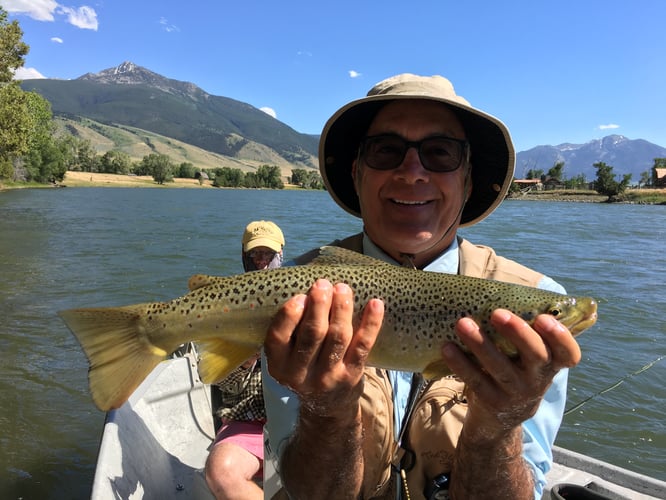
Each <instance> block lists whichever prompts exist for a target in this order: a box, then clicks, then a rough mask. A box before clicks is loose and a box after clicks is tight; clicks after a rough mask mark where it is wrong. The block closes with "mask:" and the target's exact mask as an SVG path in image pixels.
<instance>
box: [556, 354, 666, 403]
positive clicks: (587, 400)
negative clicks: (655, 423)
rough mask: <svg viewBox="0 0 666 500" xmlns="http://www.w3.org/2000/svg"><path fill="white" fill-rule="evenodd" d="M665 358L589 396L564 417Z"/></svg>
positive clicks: (661, 357)
mask: <svg viewBox="0 0 666 500" xmlns="http://www.w3.org/2000/svg"><path fill="white" fill-rule="evenodd" d="M665 357H666V356H659V357H658V358H657V359H655V360H654V361H651V362H650V363H648V364H647V365H645V366H643V367H641V368H639V369H638V370H636V371H635V372H631V373H629V374H627V375H625V376H624V377H622V378H621V379H620V380H618V381H617V382H615V383H614V384H612V385H609V386H608V387H606V388H605V389H602V390H600V391H598V392H595V393H594V394H592V395H591V396H589V397H587V398H585V399H583V400H582V401H581V402H580V403H578V404H576V405H574V406H572V407H571V408H569V409H567V410H565V411H564V415H563V416H567V415H568V414H569V413H571V412H573V411H576V410H577V409H578V408H580V407H581V406H584V405H585V404H586V403H588V402H589V401H590V400H591V399H594V398H596V397H597V396H601V395H602V394H605V393H607V392H609V391H612V390H613V389H615V388H616V387H617V386H619V385H621V384H622V383H623V382H624V381H625V380H627V379H629V378H631V377H633V376H634V375H638V374H639V373H643V372H644V371H646V370H649V369H650V368H652V367H653V366H654V365H656V364H657V363H659V361H661V360H662V359H664V358H665Z"/></svg>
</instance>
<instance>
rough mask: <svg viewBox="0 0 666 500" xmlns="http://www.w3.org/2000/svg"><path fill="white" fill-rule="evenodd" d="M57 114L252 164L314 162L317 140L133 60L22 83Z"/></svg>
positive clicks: (305, 164) (244, 105)
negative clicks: (65, 76)
mask: <svg viewBox="0 0 666 500" xmlns="http://www.w3.org/2000/svg"><path fill="white" fill-rule="evenodd" d="M22 87H23V88H24V89H25V90H32V91H36V92H38V93H39V94H41V95H42V96H44V97H45V98H46V99H47V100H48V101H49V102H50V103H51V106H52V109H53V113H54V115H56V116H60V117H66V118H71V119H74V120H75V121H80V120H81V119H82V118H83V119H88V120H93V121H94V122H98V123H100V124H104V125H106V126H116V127H117V126H120V127H131V128H132V129H140V130H145V131H149V132H152V133H154V134H158V135H161V136H164V137H168V138H172V139H175V140H177V141H181V142H183V143H186V144H191V145H194V146H197V147H198V148H201V149H203V150H206V151H210V152H212V153H217V154H219V155H223V156H226V157H230V158H234V159H237V160H247V161H249V162H251V163H253V164H256V163H262V162H263V163H266V162H270V163H271V164H275V161H271V160H277V161H278V163H282V165H280V166H282V167H283V170H284V168H285V167H289V166H291V167H297V168H303V167H312V168H315V166H316V156H317V147H318V137H317V136H314V135H308V134H301V133H299V132H296V131H295V130H294V129H292V128H291V127H289V126H287V125H286V124H284V123H282V122H280V121H279V120H276V119H275V118H273V117H271V116H269V115H267V114H266V113H264V112H263V111H260V110H259V109H257V108H255V107H253V106H251V105H249V104H247V103H244V102H241V101H237V100H234V99H230V98H228V97H221V96H214V95H211V94H208V93H207V92H205V91H204V90H202V89H201V88H199V87H197V86H196V85H194V84H193V83H189V82H182V81H178V80H172V79H169V78H166V77H164V76H162V75H159V74H157V73H154V72H152V71H150V70H148V69H146V68H143V67H141V66H138V65H136V64H134V63H131V62H124V63H122V64H121V65H119V66H117V67H115V68H109V69H106V70H103V71H100V72H99V73H86V74H85V75H83V76H80V77H79V78H76V79H74V80H50V79H40V80H25V81H23V83H22Z"/></svg>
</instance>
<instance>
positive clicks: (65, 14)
mask: <svg viewBox="0 0 666 500" xmlns="http://www.w3.org/2000/svg"><path fill="white" fill-rule="evenodd" d="M62 2H63V3H58V1H56V0H0V5H2V6H3V8H4V9H5V10H6V11H8V12H9V13H10V14H9V17H10V19H12V20H13V19H17V20H18V21H19V23H20V24H21V27H22V29H23V32H24V41H25V42H26V43H28V44H29V45H30V47H31V50H30V53H29V55H28V56H27V58H26V64H25V69H24V72H22V73H21V74H20V75H19V76H21V77H23V78H27V77H36V76H43V77H47V78H61V79H72V78H77V77H79V76H81V75H83V74H84V73H87V72H98V71H101V70H103V69H106V68H110V67H114V66H117V65H119V64H120V63H122V62H123V61H132V62H134V63H136V64H138V65H140V66H144V67H146V68H148V69H150V70H152V71H155V72H157V73H160V74H162V75H164V76H166V77H169V78H174V79H177V80H185V81H190V82H193V83H195V84H196V85H198V86H199V87H201V88H202V89H203V90H205V91H206V92H208V93H210V94H214V95H221V96H225V97H231V98H233V99H237V100H239V101H243V102H247V103H249V104H251V105H253V106H255V107H257V108H269V110H273V112H274V113H275V116H276V117H277V118H278V119H279V120H280V121H282V122H284V123H286V124H287V125H289V126H291V127H292V128H294V129H295V130H297V131H299V132H304V133H311V134H319V133H320V132H321V129H322V127H323V125H324V123H325V122H326V120H327V119H328V118H329V116H330V115H331V114H333V112H335V110H337V109H338V108H339V107H340V106H342V105H344V104H345V103H346V102H348V101H350V100H353V99H355V98H358V97H361V96H362V95H364V94H365V93H366V92H367V90H368V89H369V88H370V87H372V86H373V85H374V84H375V83H376V82H378V81H380V80H382V79H384V78H386V77H388V76H391V75H393V74H397V73H403V72H411V73H417V74H423V75H431V74H441V75H443V76H446V77H447V78H449V79H450V80H451V81H452V82H453V84H454V86H455V88H456V91H457V93H458V94H460V95H462V96H464V97H465V98H467V99H468V100H469V101H470V102H471V103H472V104H473V105H475V106H477V107H479V108H481V109H483V110H484V111H486V112H489V113H491V114H493V115H495V116H497V117H499V118H500V119H501V120H502V121H504V122H505V123H506V124H507V125H508V127H509V129H510V130H511V133H512V136H513V139H514V142H515V144H516V149H517V150H518V151H522V150H526V149H529V148H532V147H534V146H537V145H542V144H551V145H556V144H561V143H565V142H571V143H585V142H588V141H590V140H593V139H598V138H601V137H604V136H606V135H609V134H621V135H624V136H626V137H628V138H630V139H646V140H648V141H650V142H653V143H655V144H658V145H660V146H664V147H666V36H664V20H665V19H666V2H665V1H664V0H560V1H558V2H554V1H549V2H544V1H541V0H521V1H506V2H502V1H497V0H492V1H491V0H484V1H481V0H476V1H475V0H467V1H458V2H451V1H449V0H432V1H431V0H427V1H419V0H412V1H410V2H407V1H403V2H397V1H394V0H383V1H375V0H365V1H364V0H355V1H349V0H335V1H330V2H321V1H316V0H310V1H303V0H283V1H282V2H276V1H264V0H245V1H241V2H230V1H227V0H188V1H182V0H181V1H174V0H162V1H151V0H83V1H79V0H62Z"/></svg>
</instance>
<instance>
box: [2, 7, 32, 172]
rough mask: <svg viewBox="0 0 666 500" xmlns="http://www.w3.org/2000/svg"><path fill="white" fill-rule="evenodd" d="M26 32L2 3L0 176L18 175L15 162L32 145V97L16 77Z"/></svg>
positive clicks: (21, 60)
mask: <svg viewBox="0 0 666 500" xmlns="http://www.w3.org/2000/svg"><path fill="white" fill-rule="evenodd" d="M22 36H23V32H22V31H21V28H20V27H19V24H18V22H17V21H13V22H11V23H10V22H8V20H7V12H5V10H4V9H3V8H2V7H0V124H2V126H0V178H14V162H15V161H16V160H17V159H19V158H20V156H21V155H23V154H25V153H27V152H28V148H29V141H30V139H29V131H30V128H31V123H30V121H31V117H30V114H29V108H28V98H27V97H26V95H25V92H23V90H21V87H20V86H19V82H17V81H13V80H12V79H13V78H14V72H15V71H16V70H17V69H18V68H20V67H21V66H23V63H24V57H25V55H26V54H27V53H28V50H29V47H28V46H27V45H26V44H25V43H23V42H22V41H21V37H22Z"/></svg>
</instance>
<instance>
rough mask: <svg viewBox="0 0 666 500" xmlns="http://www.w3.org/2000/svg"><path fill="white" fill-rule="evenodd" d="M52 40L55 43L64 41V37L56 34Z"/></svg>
mask: <svg viewBox="0 0 666 500" xmlns="http://www.w3.org/2000/svg"><path fill="white" fill-rule="evenodd" d="M51 41H52V42H53V43H63V39H62V38H60V37H58V36H54V37H52V38H51Z"/></svg>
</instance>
